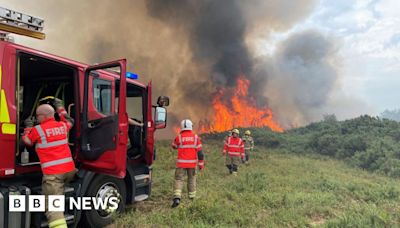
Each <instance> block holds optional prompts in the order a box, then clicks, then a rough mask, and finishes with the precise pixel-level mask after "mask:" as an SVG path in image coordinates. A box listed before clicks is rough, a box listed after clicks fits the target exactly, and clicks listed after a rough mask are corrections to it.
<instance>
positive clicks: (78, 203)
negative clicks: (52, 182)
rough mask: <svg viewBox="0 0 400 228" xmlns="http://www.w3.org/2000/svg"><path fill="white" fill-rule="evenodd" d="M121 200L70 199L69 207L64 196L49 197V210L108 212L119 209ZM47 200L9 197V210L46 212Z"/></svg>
mask: <svg viewBox="0 0 400 228" xmlns="http://www.w3.org/2000/svg"><path fill="white" fill-rule="evenodd" d="M27 198H28V200H27ZM119 201H120V200H119V199H118V197H116V196H110V197H108V198H105V199H103V198H97V197H76V198H74V197H69V201H68V205H65V196H64V195H49V196H48V202H47V206H48V210H49V211H56V212H64V211H65V209H66V206H68V209H69V210H75V209H76V210H92V209H95V210H108V211H115V210H116V209H117V208H118V203H119ZM45 207H46V200H45V196H44V195H29V196H28V197H26V196H23V195H9V201H8V208H9V211H10V212H25V211H30V212H45Z"/></svg>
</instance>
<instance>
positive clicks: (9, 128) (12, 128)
mask: <svg viewBox="0 0 400 228" xmlns="http://www.w3.org/2000/svg"><path fill="white" fill-rule="evenodd" d="M1 132H3V134H8V135H15V133H16V125H15V124H12V123H3V124H2V125H1Z"/></svg>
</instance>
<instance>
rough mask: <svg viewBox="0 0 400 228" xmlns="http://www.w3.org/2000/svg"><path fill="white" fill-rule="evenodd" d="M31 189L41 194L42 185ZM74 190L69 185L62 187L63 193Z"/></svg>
mask: <svg viewBox="0 0 400 228" xmlns="http://www.w3.org/2000/svg"><path fill="white" fill-rule="evenodd" d="M31 190H32V192H37V193H40V194H42V186H36V187H33V188H32V189H31ZM74 190H75V189H74V188H73V187H69V186H66V187H64V193H70V192H73V191H74Z"/></svg>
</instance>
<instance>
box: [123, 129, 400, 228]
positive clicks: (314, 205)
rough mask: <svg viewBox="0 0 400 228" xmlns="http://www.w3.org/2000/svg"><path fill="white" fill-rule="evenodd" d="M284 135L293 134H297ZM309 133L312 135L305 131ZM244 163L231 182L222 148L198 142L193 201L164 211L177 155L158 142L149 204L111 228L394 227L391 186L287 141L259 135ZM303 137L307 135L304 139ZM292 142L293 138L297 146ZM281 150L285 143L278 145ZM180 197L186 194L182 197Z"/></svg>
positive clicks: (398, 221) (397, 198) (397, 200)
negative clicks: (201, 165) (201, 157)
mask: <svg viewBox="0 0 400 228" xmlns="http://www.w3.org/2000/svg"><path fill="white" fill-rule="evenodd" d="M306 130H307V129H305V130H294V131H293V132H290V133H286V134H297V132H298V131H306ZM310 131H311V130H310ZM265 134H267V135H269V136H271V138H269V139H265V138H264V140H263V141H262V142H263V144H264V145H270V147H269V148H271V147H274V148H275V149H268V148H264V147H260V143H259V147H258V148H257V149H256V151H255V152H254V156H253V157H252V161H251V164H250V165H249V166H241V168H240V170H239V174H238V176H230V175H228V174H227V170H226V168H225V166H224V159H223V158H222V157H221V148H222V141H221V140H220V139H218V140H214V139H213V138H219V137H223V135H205V136H204V137H203V138H204V139H203V146H204V151H205V152H206V153H207V159H206V160H207V165H206V169H205V171H204V172H202V173H200V174H199V175H198V196H199V197H198V199H196V200H195V201H193V202H191V201H189V200H188V199H187V196H186V195H185V197H184V198H183V203H182V204H181V205H180V206H179V207H178V208H175V209H171V208H170V204H171V195H172V192H173V189H172V188H173V174H174V162H175V154H176V152H175V151H173V150H172V149H170V148H169V143H170V142H167V141H161V142H158V144H157V148H158V156H157V161H156V162H155V165H154V173H153V178H154V179H153V180H154V185H153V191H152V196H151V198H150V199H149V200H147V201H145V202H141V203H137V204H136V205H133V206H131V207H130V208H129V209H128V211H127V213H125V214H124V215H122V216H121V217H120V218H118V220H117V221H116V223H115V225H116V226H117V227H119V226H124V227H210V226H212V227H232V226H233V227H238V226H243V227H249V226H250V227H257V226H258V227H304V226H308V227H310V226H311V227H312V226H323V227H344V226H348V227H350V226H351V227H372V226H374V227H387V226H399V225H400V216H399V215H400V213H399V212H400V206H399V205H400V184H399V182H398V180H397V179H393V178H390V177H385V176H383V175H380V174H374V173H371V172H367V171H364V170H361V169H359V168H352V167H350V166H349V165H348V164H347V163H345V162H342V161H339V160H337V159H332V158H329V157H327V156H321V155H317V154H314V153H309V154H308V155H298V154H294V153H288V150H287V145H288V143H292V142H289V141H288V139H289V138H290V137H292V139H293V140H294V138H295V137H294V136H288V135H285V134H283V135H275V134H274V133H271V132H267V131H265V130H259V132H258V133H255V136H256V138H257V139H256V140H257V141H259V142H260V137H261V135H265ZM303 135H306V134H303ZM296 140H297V139H296ZM284 142H285V143H286V144H285V143H284ZM184 193H185V192H184Z"/></svg>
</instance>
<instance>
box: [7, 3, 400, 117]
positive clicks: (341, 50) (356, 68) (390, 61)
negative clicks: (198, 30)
mask: <svg viewBox="0 0 400 228" xmlns="http://www.w3.org/2000/svg"><path fill="white" fill-rule="evenodd" d="M146 1H147V2H148V1H149V0H146ZM203 1H204V2H206V0H203ZM243 1H244V0H243ZM246 1H247V0H246ZM249 1H250V0H249ZM39 2H41V4H42V3H46V2H47V1H45V0H41V1H28V0H24V1H23V0H18V1H16V0H2V3H0V5H1V6H4V7H9V8H11V9H15V10H17V11H22V12H26V13H29V14H32V15H37V16H39V17H42V18H44V19H45V20H46V19H48V20H47V21H46V22H45V23H46V25H45V26H46V28H45V30H46V33H47V34H48V39H46V40H45V41H36V40H32V39H29V38H20V37H18V38H16V41H17V43H21V44H23V45H27V46H30V47H34V48H37V49H39V50H45V51H49V52H51V53H55V54H57V55H61V56H66V57H68V58H72V59H76V60H78V61H84V62H86V61H87V59H90V57H91V56H90V53H85V54H84V53H82V51H81V50H85V49H86V48H85V46H87V43H86V42H82V40H91V41H90V42H91V43H93V40H94V38H93V37H92V35H93V34H95V33H93V34H92V32H96V31H97V30H98V27H101V26H100V25H96V24H95V25H94V26H92V27H89V25H88V23H86V22H87V19H88V18H82V21H83V22H85V23H86V24H85V26H86V29H87V31H86V33H83V32H82V33H79V34H78V33H77V34H76V35H75V36H71V37H68V42H67V43H65V42H64V43H62V45H60V44H58V41H59V40H60V39H65V32H64V33H63V30H65V31H67V32H70V31H75V30H77V29H79V28H80V26H83V23H82V24H80V25H79V26H78V27H73V26H74V25H70V23H71V21H74V20H72V19H71V18H68V17H69V15H68V14H69V13H71V14H73V13H74V12H75V13H76V14H77V15H81V16H82V17H85V15H86V11H87V10H88V9H91V8H92V7H93V6H92V5H91V3H90V2H82V3H79V4H80V5H77V3H76V2H78V1H75V3H74V1H57V2H54V1H48V2H47V4H46V6H45V7H42V6H40V4H39ZM105 2H107V1H103V3H105ZM115 2H116V3H117V2H118V1H115ZM121 2H122V1H120V2H119V3H121ZM133 2H134V3H132V4H134V5H135V4H136V3H139V2H142V1H139V0H138V1H136V2H135V1H133ZM150 2H151V1H150ZM170 2H178V3H179V1H173V0H171V1H170ZM188 2H189V1H188ZM302 2H304V5H306V4H307V5H310V7H312V8H311V9H309V8H308V7H304V9H303V10H301V9H300V10H297V11H300V13H299V14H298V15H295V16H293V15H291V13H290V12H291V11H293V12H295V11H296V10H295V9H297V8H301V3H302ZM310 2H312V3H313V4H310ZM107 3H110V2H107ZM241 3H242V2H241ZM253 3H259V4H260V5H262V7H267V8H265V9H268V8H271V7H270V6H272V5H271V4H275V5H276V6H280V7H281V8H279V7H278V8H277V9H276V11H277V13H276V15H275V16H274V12H271V10H269V11H268V12H266V11H265V10H264V8H263V10H264V11H265V14H268V13H270V14H271V15H266V17H264V15H259V14H260V12H255V13H254V14H255V16H254V17H258V18H261V19H263V20H270V21H272V22H271V23H266V24H268V25H274V23H273V21H274V20H275V19H276V20H277V21H278V22H280V23H277V24H278V25H277V27H274V28H272V29H271V28H268V27H263V28H262V29H265V31H263V30H262V29H261V28H260V29H259V30H258V31H256V33H257V36H251V42H254V43H253V44H251V46H254V47H256V48H254V49H252V50H255V52H256V53H255V55H256V56H257V55H259V56H270V57H271V58H274V57H275V56H279V52H280V51H282V47H281V46H280V45H282V43H285V42H286V43H287V40H289V41H290V40H292V41H293V39H290V38H291V37H296V34H302V32H304V31H310V30H312V31H317V33H318V34H322V35H323V36H324V37H328V38H329V39H330V41H334V42H330V41H329V42H328V43H330V44H332V45H335V47H332V48H333V49H334V50H335V51H334V52H335V59H332V60H330V59H328V60H329V61H334V65H335V69H334V70H335V71H337V72H335V73H337V75H338V77H337V82H336V81H335V88H334V89H332V92H331V90H329V91H328V92H327V95H329V99H328V101H327V102H326V104H324V105H323V106H318V107H317V108H316V109H319V110H314V111H311V112H309V113H308V114H310V116H311V117H310V118H311V119H310V120H311V121H315V120H318V118H321V117H322V115H323V114H330V113H335V114H336V115H337V117H338V118H339V119H346V118H352V117H356V116H358V115H362V114H370V115H379V114H380V113H381V112H383V111H384V110H385V109H400V104H399V101H400V90H398V89H397V88H398V87H399V86H400V77H399V76H400V13H399V12H400V1H398V0H335V1H332V0H302V1H300V0H298V2H296V3H293V2H291V1H283V0H277V1H274V0H253ZM278 3H279V4H278ZM112 4H114V3H112ZM121 5H122V4H121ZM136 5H137V6H138V7H137V9H132V13H133V14H137V15H142V14H143V15H144V16H143V15H142V17H141V18H142V19H144V20H138V21H137V22H129V24H132V26H129V27H133V28H135V29H133V30H132V31H131V32H129V31H126V33H127V34H129V36H131V37H132V38H131V39H132V43H134V42H135V43H138V44H139V43H142V45H141V46H140V45H138V46H135V47H132V48H130V50H125V49H123V48H122V49H121V48H119V47H114V49H113V53H112V54H111V53H110V55H109V56H105V58H114V56H123V57H128V58H129V59H130V60H132V59H134V61H136V62H135V63H137V65H135V66H137V67H138V69H139V71H140V70H142V71H149V72H148V73H149V74H148V75H151V74H150V73H153V75H155V73H158V71H150V70H148V69H147V68H148V67H147V65H149V64H142V65H141V59H142V60H147V59H150V60H149V61H153V62H154V61H156V62H157V65H159V63H162V62H161V61H164V62H165V63H164V64H163V65H173V64H174V63H175V62H174V61H181V59H183V60H186V59H187V56H188V53H189V54H191V53H190V51H191V50H190V48H189V46H190V45H189V44H190V42H189V43H188V42H187V40H185V38H184V36H181V37H180V36H176V39H177V40H175V41H176V43H179V42H182V45H181V46H179V45H176V44H172V43H170V44H169V46H167V47H164V46H163V47H162V48H164V49H166V50H169V51H171V52H173V53H178V54H179V55H176V57H173V58H172V57H170V56H169V55H168V51H165V53H167V55H159V53H158V51H157V50H159V49H157V47H158V45H162V41H163V40H166V39H165V38H170V35H169V34H173V33H171V31H173V30H172V29H171V27H174V26H175V24H174V21H172V22H170V23H169V25H168V23H167V25H166V24H163V23H162V22H160V21H157V20H156V19H155V18H149V17H148V16H147V15H145V14H146V12H145V11H146V7H144V6H139V5H138V4H136ZM244 5H245V4H244ZM57 7H58V8H61V9H57ZM246 7H247V8H246V9H247V10H248V9H250V11H251V10H253V11H257V9H256V8H255V7H252V5H251V4H248V5H246ZM287 7H297V8H294V10H291V9H288V10H287V12H286V11H285V9H286V8H287ZM48 8H54V11H52V12H51V11H48ZM103 8H104V7H103ZM272 8H273V7H272ZM282 9H283V11H282V12H281V10H282ZM57 10H58V11H57ZM63 10H64V11H63ZM135 10H136V11H135ZM264 11H262V12H264ZM57 12H59V13H57ZM94 12H95V11H94ZM101 12H102V11H101ZM58 14H62V15H64V17H61V18H60V17H59V15H58ZM299 15H300V16H299ZM246 16H248V17H249V18H252V16H253V15H251V12H250V15H246ZM268 16H270V17H268ZM273 17H276V18H273ZM278 17H279V19H277V18H278ZM286 18H287V20H286ZM103 19H104V18H103ZM78 21H79V20H78ZM110 21H111V22H112V20H110ZM110 21H104V22H102V23H104V26H106V25H108V24H112V23H111V22H110ZM288 21H289V22H288ZM57 23H58V24H57ZM126 23H128V22H126ZM285 23H286V24H285ZM281 24H284V25H283V26H281V28H279V25H281ZM61 26H64V27H63V28H64V29H63V30H60V27H61ZM85 26H83V27H85ZM168 26H170V27H168ZM184 26H185V23H184V24H183V26H181V27H184ZM138 27H140V29H139V30H140V34H139V33H135V32H134V31H136V30H137V28H138ZM175 27H177V31H178V33H177V34H181V33H179V31H181V30H184V28H180V26H175ZM120 30H123V29H120ZM154 30H157V31H161V33H159V34H158V35H157V36H154V33H153V31H154ZM113 31H114V30H113ZM260 34H261V35H260ZM262 34H265V35H264V36H263V35H262ZM114 35H115V34H114ZM181 35H182V34H181ZM306 35H307V34H306ZM116 36H120V34H119V35H115V36H112V35H110V39H105V41H107V42H108V43H107V42H105V43H100V44H98V45H99V46H102V45H109V44H113V46H114V44H115V43H116V42H117V41H116V39H115V37H116ZM182 37H183V38H182ZM297 37H298V36H297ZM302 37H303V39H304V37H307V36H302ZM189 38H190V35H189ZM125 39H126V37H125ZM144 41H146V42H144ZM49 43H50V45H49ZM65 44H67V45H69V48H65V47H64V45H65ZM72 44H74V45H72ZM79 45H81V46H79ZM82 45H83V46H82ZM49 46H51V48H49ZM89 46H90V45H89ZM92 46H93V45H92ZM152 46H155V48H153V49H154V50H153V49H152V50H151V51H150V49H151V48H149V47H152ZM77 47H78V48H77ZM79 47H81V48H79ZM177 50H178V51H177ZM92 51H93V50H92ZM135 53H142V54H143V56H137V55H135ZM94 54H96V53H94ZM94 54H93V55H94ZM97 54H98V53H97ZM102 54H104V53H102ZM124 54H127V56H124ZM252 54H253V53H252ZM336 57H337V58H336ZM142 62H143V63H145V62H146V61H142ZM194 64H197V62H194ZM180 65H182V64H180ZM186 65H188V66H190V61H189V62H188V63H186ZM266 66H267V67H268V65H266ZM159 69H160V70H162V71H161V72H165V69H164V68H163V67H162V66H160V67H159ZM181 71H182V72H174V74H177V75H179V74H182V75H185V74H186V73H187V72H190V73H192V72H195V73H196V72H202V70H199V69H196V68H193V69H192V68H185V69H182V70H181ZM294 72H296V71H294ZM139 73H140V72H139ZM280 73H282V72H280ZM167 76H168V75H165V78H164V79H165V80H169V82H170V81H171V79H170V78H168V77H167ZM314 77H315V76H314ZM178 79H180V77H177V78H175V79H174V80H178ZM309 80H312V79H309ZM201 82H202V81H201ZM171 83H172V84H173V83H175V82H171ZM167 84H168V83H167ZM175 84H176V83H175ZM294 84H296V82H295V83H294ZM311 84H312V83H311ZM168 85H169V84H168ZM185 85H186V84H185ZM201 85H203V84H201ZM271 85H274V84H273V83H272V84H271ZM164 87H166V86H160V85H159V86H158V88H159V90H160V91H162V90H164V89H165V88H164ZM304 88H306V89H305V90H306V91H307V86H305V87H304ZM278 90H279V89H278ZM299 91H302V90H301V88H300V90H299ZM275 92H276V91H275ZM174 95H176V94H174ZM174 95H173V94H171V96H172V97H174V98H175V99H178V97H179V96H174ZM267 95H268V97H270V101H271V100H272V101H274V99H275V100H278V101H275V103H276V104H273V102H271V103H270V104H271V106H272V107H273V108H274V106H279V105H280V104H279V102H280V101H279V99H282V100H283V99H284V98H285V97H282V94H281V93H279V96H278V97H274V96H273V94H272V93H270V94H267ZM300 95H301V94H300ZM283 96H284V94H283ZM295 96H296V95H295ZM178 103H179V102H178ZM288 104H290V105H292V103H290V102H289V103H288ZM178 108H179V107H173V109H174V110H178V111H177V112H181V110H179V109H178ZM278 108H279V107H278ZM194 110H195V109H194ZM274 110H275V109H274ZM278 112H279V110H278ZM280 112H281V114H282V115H283V114H285V113H289V112H291V111H290V110H289V109H282V110H281V111H280ZM289 118H292V119H294V117H292V116H289Z"/></svg>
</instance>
